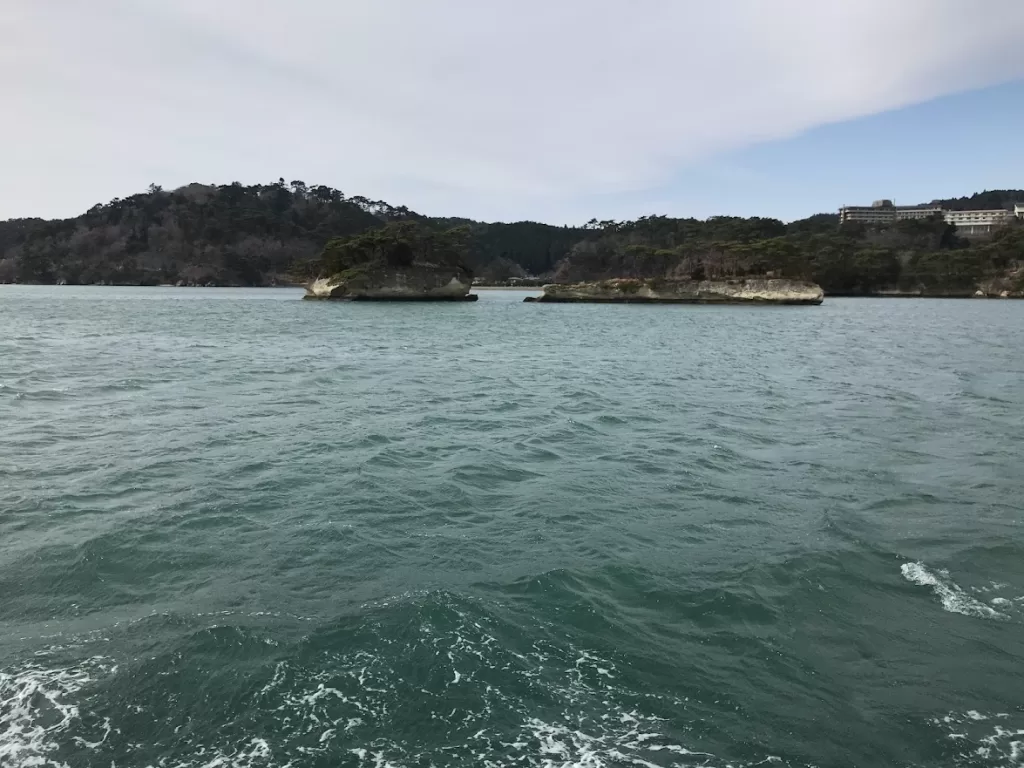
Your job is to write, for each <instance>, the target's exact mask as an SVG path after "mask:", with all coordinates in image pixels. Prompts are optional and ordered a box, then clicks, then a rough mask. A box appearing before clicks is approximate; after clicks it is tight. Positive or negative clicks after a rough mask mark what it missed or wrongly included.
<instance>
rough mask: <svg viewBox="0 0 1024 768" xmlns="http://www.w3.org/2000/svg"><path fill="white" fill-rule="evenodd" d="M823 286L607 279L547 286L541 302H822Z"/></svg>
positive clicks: (768, 280) (764, 280)
mask: <svg viewBox="0 0 1024 768" xmlns="http://www.w3.org/2000/svg"><path fill="white" fill-rule="evenodd" d="M824 298H825V294H824V292H823V291H822V290H821V287H820V286H818V285H816V284H814V283H809V282H804V281H802V280H785V279H782V278H738V279H734V280H634V279H619V280H604V281H601V282H594V283H576V284H574V285H545V286H544V295H543V296H541V297H540V298H539V299H538V300H539V301H541V302H574V301H593V302H622V303H630V302H638V303H639V302H650V303H658V302H664V303H666V304H821V302H822V301H823V300H824Z"/></svg>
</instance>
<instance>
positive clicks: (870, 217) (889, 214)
mask: <svg viewBox="0 0 1024 768" xmlns="http://www.w3.org/2000/svg"><path fill="white" fill-rule="evenodd" d="M940 213H942V207H941V206H938V205H894V204H893V202H892V200H876V201H875V202H873V203H872V204H871V205H870V206H868V205H844V206H843V207H842V208H840V209H839V222H840V223H841V224H845V223H846V222H848V221H862V222H864V223H865V224H888V223H890V222H893V221H901V220H903V219H927V218H930V217H932V216H934V215H936V214H940Z"/></svg>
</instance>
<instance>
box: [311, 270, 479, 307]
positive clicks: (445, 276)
mask: <svg viewBox="0 0 1024 768" xmlns="http://www.w3.org/2000/svg"><path fill="white" fill-rule="evenodd" d="M471 287H472V286H471V280H470V279H468V278H467V279H466V280H460V279H459V276H458V275H453V274H452V273H451V272H450V271H445V270H442V269H436V268H431V269H427V268H422V267H420V268H412V269H408V270H388V271H380V272H375V273H372V274H371V275H369V276H360V277H357V278H355V279H350V280H346V279H344V278H341V277H337V276H336V277H324V278H320V279H318V280H314V281H313V282H311V283H309V285H307V286H306V296H305V298H307V299H349V300H353V301H359V300H379V301H387V300H392V301H400V300H403V299H405V300H419V301H431V300H434V301H456V300H465V301H471V300H473V299H475V298H476V296H475V295H472V294H470V293H469V289H470V288H471Z"/></svg>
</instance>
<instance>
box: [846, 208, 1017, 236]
mask: <svg viewBox="0 0 1024 768" xmlns="http://www.w3.org/2000/svg"><path fill="white" fill-rule="evenodd" d="M936 214H941V216H942V218H944V219H945V220H946V221H947V222H949V223H950V224H956V226H957V229H958V230H959V231H960V233H961V234H964V235H985V234H988V233H989V232H991V231H992V230H993V229H994V228H995V227H1001V226H1004V225H1006V224H1008V223H1010V221H1011V220H1012V219H1013V218H1014V217H1015V216H1016V217H1017V218H1020V219H1024V203H1017V204H1016V205H1014V206H1013V210H1012V211H1009V210H1007V209H1005V208H998V209H996V210H992V211H950V210H946V209H944V208H943V207H942V206H940V205H893V202H892V200H876V201H875V202H874V203H872V204H871V205H869V206H868V205H844V206H843V207H842V208H840V209H839V222H840V223H841V224H845V223H846V222H848V221H862V222H864V223H865V224H889V223H891V222H894V221H901V220H903V219H928V218H931V217H932V216H935V215H936Z"/></svg>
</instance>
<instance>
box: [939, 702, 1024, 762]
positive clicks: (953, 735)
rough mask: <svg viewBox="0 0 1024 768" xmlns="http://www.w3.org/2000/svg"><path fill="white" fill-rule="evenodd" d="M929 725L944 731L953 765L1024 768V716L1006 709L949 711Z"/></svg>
mask: <svg viewBox="0 0 1024 768" xmlns="http://www.w3.org/2000/svg"><path fill="white" fill-rule="evenodd" d="M931 724H932V725H933V726H935V727H937V728H938V729H940V730H941V731H944V732H945V739H946V742H947V750H948V751H949V752H951V753H952V755H951V757H952V763H951V764H953V765H985V766H992V767H993V768H1024V716H1022V713H1020V712H1016V713H1007V712H996V713H991V712H978V711H977V710H973V709H972V710H968V711H966V712H950V713H949V714H948V715H945V716H944V717H938V718H934V719H933V720H932V721H931Z"/></svg>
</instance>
